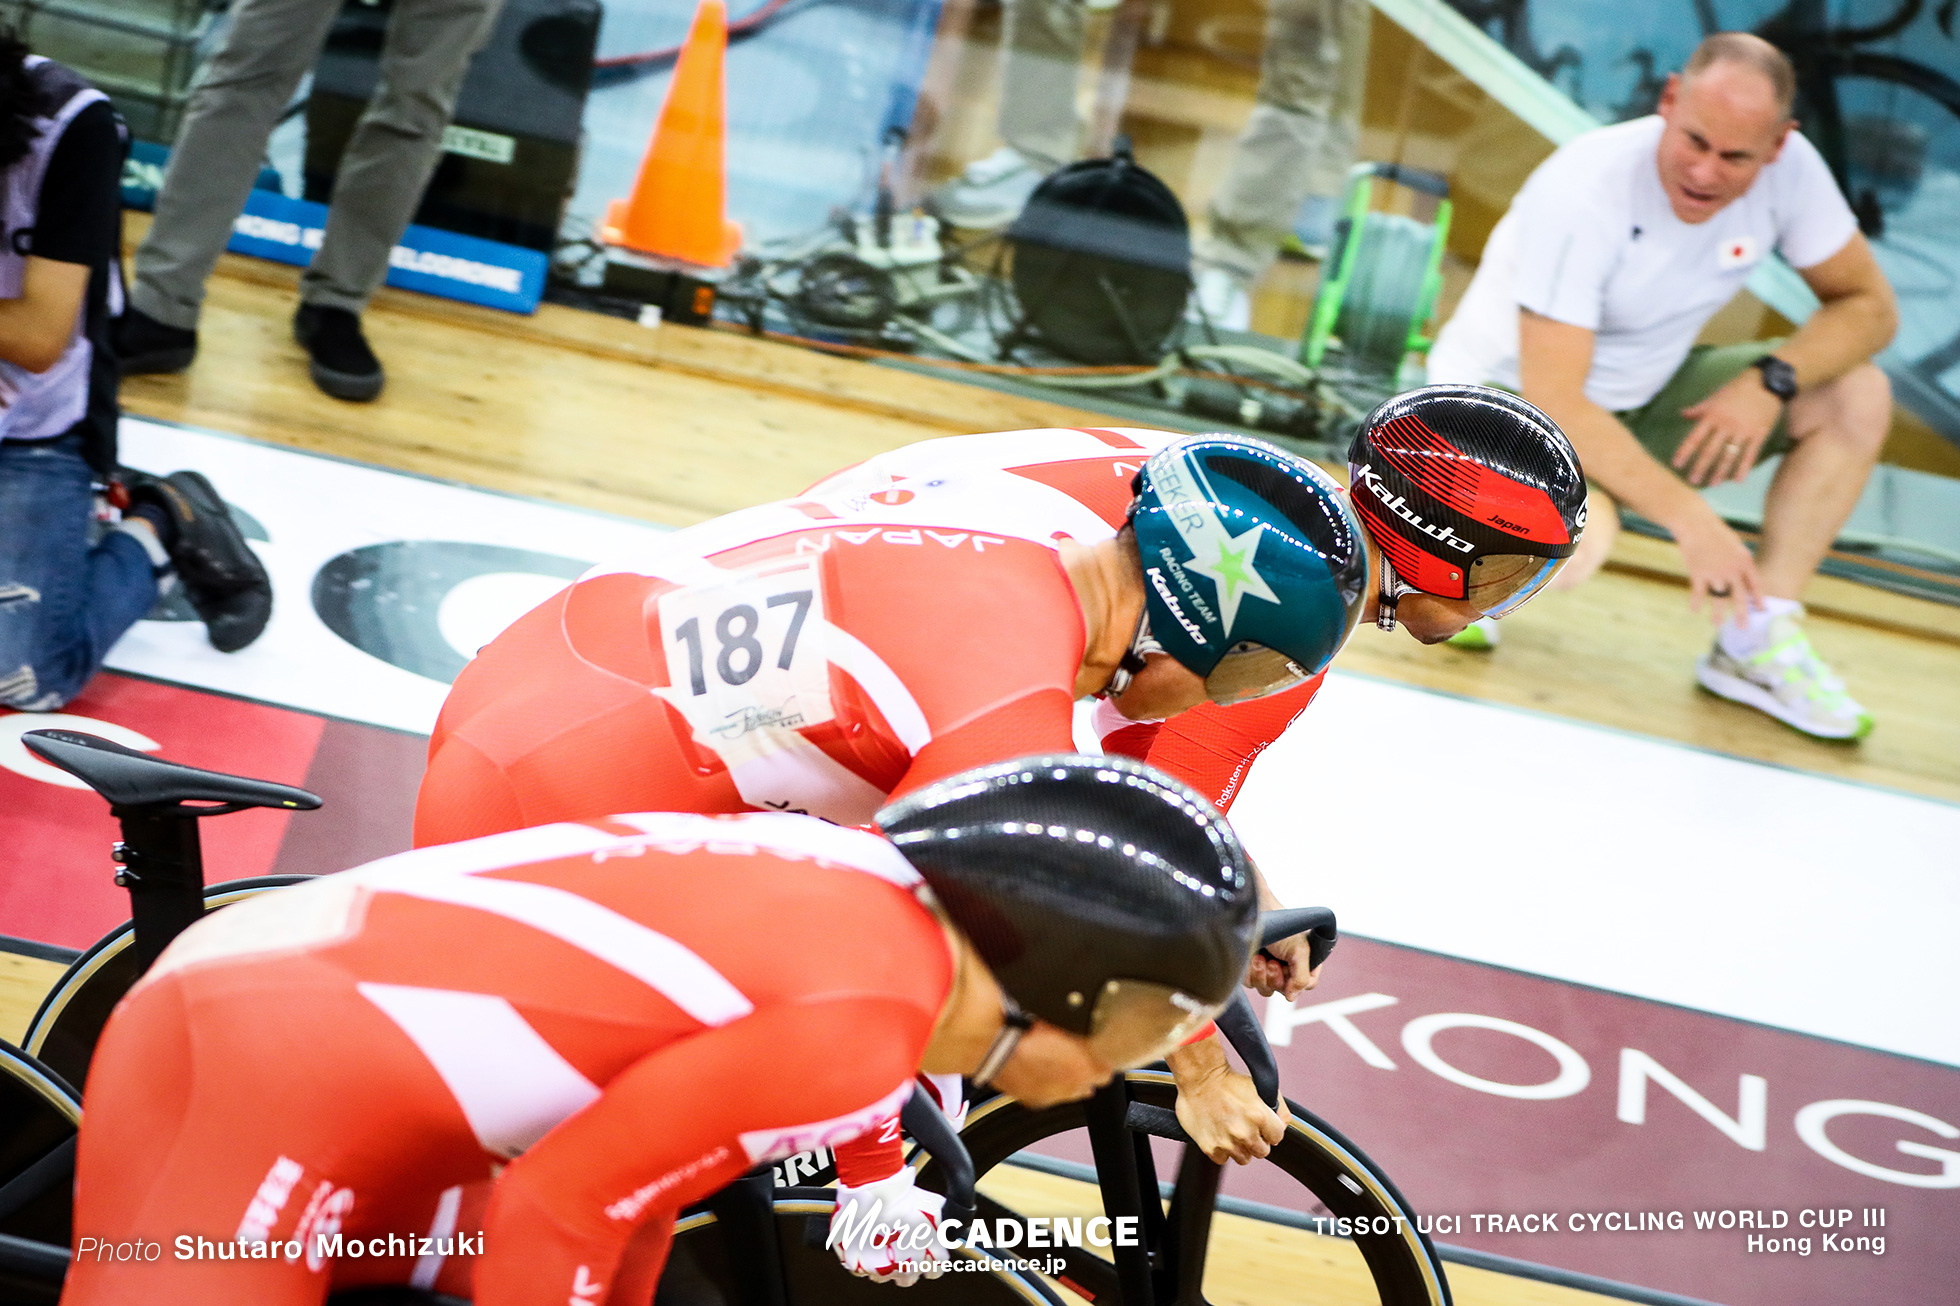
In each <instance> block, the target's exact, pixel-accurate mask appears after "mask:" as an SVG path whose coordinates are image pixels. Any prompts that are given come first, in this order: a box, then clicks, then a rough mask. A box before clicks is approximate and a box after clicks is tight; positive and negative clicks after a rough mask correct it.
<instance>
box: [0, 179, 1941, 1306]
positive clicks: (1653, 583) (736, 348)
mask: <svg viewBox="0 0 1960 1306" xmlns="http://www.w3.org/2000/svg"><path fill="white" fill-rule="evenodd" d="M143 221H144V220H143V219H141V218H135V217H133V221H132V223H131V228H132V230H131V231H130V233H129V234H130V238H131V241H132V243H133V241H134V239H135V238H137V237H138V236H140V234H141V230H142V224H143ZM296 282H297V271H296V270H294V269H289V268H285V267H280V266H276V265H272V264H266V263H261V262H258V261H255V260H249V259H242V258H237V257H233V256H227V257H226V258H225V259H224V260H223V262H222V264H221V266H220V269H219V273H218V275H217V276H216V277H214V278H213V280H212V283H211V288H210V300H209V303H208V305H207V308H206V312H205V316H204V320H203V325H202V329H201V341H200V355H199V359H198V362H197V364H196V365H195V366H194V367H193V368H192V369H191V370H190V371H189V372H188V373H186V374H184V375H182V376H171V377H142V378H134V379H132V380H131V381H130V383H129V384H128V385H126V386H125V388H124V392H123V400H124V404H125V406H126V408H127V409H128V411H130V412H131V413H134V414H139V415H142V416H147V417H156V418H162V419H167V420H170V421H176V422H182V423H186V424H190V425H194V426H202V427H207V428H211V429H215V430H219V431H227V432H233V433H237V434H242V435H247V436H251V437H253V438H256V439H260V440H266V441H271V442H275V443H280V444H285V445H290V446H293V447H296V448H300V449H306V450H312V451H317V452H321V453H327V454H333V455H337V456H341V457H345V458H351V459H355V460H359V461H363V462H369V463H375V464H379V465H383V466H387V467H393V468H399V469H402V470H406V471H411V472H417V473H423V474H427V475H433V476H439V477H445V478H450V479H454V480H458V481H463V482H467V483H471V484H475V485H480V486H484V487H488V488H491V489H496V490H502V491H508V492H514V493H519V494H526V495H533V496H538V497H541V498H546V499H551V500H557V501H560V502H564V503H568V504H574V505H580V506H584V507H589V508H595V509H601V510H604V511H607V512H613V513H620V514H625V515H628V516H633V517H638V518H643V519H646V520H651V521H655V522H659V523H663V524H667V525H674V526H679V525H685V524H688V523H691V522H695V521H700V520H702V519H704V518H707V517H710V516H714V515H716V514H719V513H722V512H726V511H729V510H732V509H735V508H739V507H743V506H746V505H748V504H752V503H757V502H761V501H764V500H768V499H772V498H777V497H781V496H784V495H788V494H792V493H795V492H796V491H799V490H801V489H802V488H803V487H804V486H805V485H807V484H808V483H809V482H811V481H812V480H814V479H816V478H817V477H818V476H820V475H822V474H824V473H826V472H829V471H832V470H834V469H836V468H838V467H841V466H844V465H847V464H849V463H852V462H855V461H857V460H859V459H861V458H864V457H866V456H868V455H870V454H872V453H875V452H878V451H881V450H884V449H889V448H892V447H894V446H897V445H901V444H905V443H909V442H911V441H914V440H919V439H925V438H930V437H933V436H937V435H944V434H952V433H960V432H968V431H982V430H1002V429H1014V428H1023V427H1036V426H1063V425H1067V426H1072V425H1084V424H1088V425H1097V424H1107V423H1108V422H1109V419H1107V418H1104V417H1099V416H1098V415H1097V414H1095V413H1093V412H1089V411H1084V410H1081V409H1076V408H1072V407H1068V406H1066V405H1063V404H1059V403H1055V404H1050V403H1043V402H1039V401H1035V400H1029V399H1022V398H1016V397H1014V396H1009V395H1003V394H999V393H996V392H994V391H990V390H984V389H978V388H974V387H970V386H966V385H963V384H960V383H959V382H957V381H954V380H939V379H935V378H927V377H920V376H917V375H914V374H912V373H909V372H901V371H896V370H892V369H887V368H879V367H873V366H869V365H866V364H863V363H858V362H851V361H844V360H839V359H834V358H829V357H825V356H822V355H818V354H814V353H811V352H807V351H804V350H801V349H797V348H794V347H791V346H787V345H781V344H777V343H773V342H769V341H762V340H755V339H751V338H747V337H743V336H739V335H734V334H728V333H723V332H718V331H702V330H693V329H689V328H684V327H671V326H670V327H663V328H660V329H657V330H646V329H643V328H641V327H638V326H636V325H634V324H632V323H628V322H624V321H618V320H615V319H611V318H606V317H601V316H597V315H593V314H587V313H581V312H577V311H573V310H569V309H565V308H560V307H555V306H550V305H547V306H545V307H544V308H543V309H542V310H541V311H540V312H539V313H538V314H537V316H536V317H535V318H530V319H526V318H519V317H515V316H512V315H508V314H503V313H497V312H493V311H489V310H477V309H472V308H469V307H466V306H461V305H456V304H451V303H447V302H444V301H439V300H435V299H429V298H424V297H421V296H417V295H412V294H406V293H402V292H397V291H391V290H384V291H383V292H382V293H381V294H380V296H379V297H378V298H377V300H376V301H375V304H374V306H373V308H372V310H371V311H370V313H369V314H368V317H367V324H368V330H369V333H370V336H371V338H372V340H373V342H374V344H375V346H376V349H377V351H378V352H379V353H380V354H381V356H382V357H383V359H384V361H385V362H386V363H387V365H388V368H389V379H388V388H387V390H386V392H385V393H384V394H383V396H382V398H381V399H380V401H379V402H377V403H375V404H373V405H366V406H355V405H349V404H344V403H340V402H338V401H336V400H333V399H329V398H327V397H325V396H323V395H321V394H320V393H319V392H318V391H316V390H315V389H314V387H313V386H312V384H311V383H310V382H309V381H308V379H307V376H306V371H305V359H304V355H303V354H302V352H301V351H300V350H299V349H298V347H297V346H296V345H294V344H293V342H292V339H291V334H290V325H289V323H290V318H291V314H292V305H293V302H294V289H295V285H296ZM1672 553H1673V551H1672V549H1671V547H1669V546H1665V545H1661V544H1658V543H1656V542H1653V541H1648V540H1642V539H1639V538H1637V537H1631V536H1623V537H1622V542H1621V544H1620V545H1619V546H1618V548H1617V550H1616V553H1615V555H1614V560H1613V564H1612V566H1611V568H1610V569H1609V570H1608V571H1607V572H1605V573H1603V574H1602V575H1601V576H1600V577H1599V578H1598V579H1597V580H1596V581H1595V582H1593V583H1592V584H1590V585H1588V586H1586V587H1585V588H1583V589H1581V590H1579V591H1577V592H1575V593H1569V594H1549V595H1546V596H1544V597H1542V598H1540V599H1539V600H1538V601H1537V602H1535V603H1533V604H1532V605H1530V606H1529V607H1527V608H1526V609H1524V611H1523V612H1521V613H1520V614H1519V615H1518V616H1517V617H1516V618H1514V619H1511V620H1509V621H1507V622H1506V623H1505V635H1506V640H1505V644H1504V647H1503V650H1502V652H1501V653H1500V654H1498V655H1497V656H1485V655H1479V654H1474V653H1464V652H1458V651H1456V650H1452V649H1447V648H1438V649H1424V648H1420V647H1419V646H1417V645H1416V644H1415V643H1414V642H1413V641H1411V640H1407V639H1405V638H1403V637H1402V636H1400V635H1396V636H1393V637H1384V636H1381V635H1379V634H1378V633H1377V632H1375V631H1373V630H1372V629H1364V630H1362V631H1361V632H1360V633H1358V634H1357V635H1356V637H1355V639H1354V640H1353V642H1352V644H1351V645H1350V647H1349V648H1348V649H1347V650H1346V651H1344V652H1343V654H1342V655H1341V658H1340V665H1342V666H1343V667H1346V668H1348V669H1350V670H1355V671H1361V672H1366V673H1369V674H1372V675H1377V676H1382V677H1386V678H1391V679H1395V680H1401V681H1406V682H1409V683H1412V684H1417V685H1422V686H1427V687H1430V688H1434V689H1439V690H1445V691H1448V692H1452V693H1457V694H1463V695H1467V696H1473V697H1478V698H1486V699H1490V700H1493V701H1497V702H1503V703H1510V704H1514V705H1518V706H1522V707H1527V708H1531V709H1535V710H1538V711H1543V712H1548V713H1554V714H1558V715H1562V716H1568V717H1572V718H1575V719H1579V720H1584V721H1590V722H1595V723H1598V724H1601V725H1606V726H1611V727H1615V728H1619V729H1623V730H1629V731H1636V732H1640V733H1644V734H1650V735H1655V736H1659V737H1662V738H1666V739H1671V740H1675V741H1678V742H1680V743H1684V744H1688V745H1692V746H1696V747H1704V748H1711V749H1716V750H1720V751H1722V752H1727V753H1732V754H1736V755H1740V756H1744V757H1750V758H1756V759H1759V760H1762V761H1766V762H1771V763H1775V764H1778V765H1783V766H1788V767H1793V768H1798V769H1803V770H1810V771H1817V772H1822V773H1827V774H1831V775H1835V776H1839V777H1842V778H1845V779H1850V780H1856V781H1863V782H1867V783H1872V784H1878V785H1884V786H1888V787H1894V788H1900V789H1907V790H1912V791H1916V792H1919V793H1923V794H1928V795H1931V796H1934V797H1938V798H1942V799H1946V800H1949V801H1960V678H1957V677H1955V675H1954V669H1955V667H1956V666H1960V609H1954V608H1948V607H1942V606H1940V605H1936V604H1931V603H1926V602H1922V601H1918V600H1912V599H1905V598H1900V597H1896V596H1892V595H1889V594H1884V593H1880V592H1878V591H1875V590H1870V589H1867V588H1864V587H1862V586H1857V585H1854V584H1851V583H1848V582H1842V581H1831V580H1822V581H1819V582H1818V583H1817V584H1816V586H1815V587H1814V589H1813V591H1812V592H1811V593H1810V594H1808V595H1806V598H1807V600H1808V601H1809V602H1810V604H1811V606H1812V608H1813V613H1814V615H1813V620H1812V622H1811V630H1812V632H1813V634H1814V636H1815V638H1816V641H1817V643H1818V644H1819V646H1820V647H1821V649H1822V650H1823V651H1824V652H1825V654H1826V656H1827V657H1829V658H1830V659H1831V660H1832V661H1833V662H1834V663H1835V664H1836V665H1837V667H1838V668H1839V669H1840V670H1841V671H1842V672H1843V673H1844V675H1845V677H1846V679H1847V680H1848V681H1849V682H1850V684H1851V686H1852V688H1853V690H1854V692H1855V693H1857V695H1858V696H1859V697H1860V698H1861V699H1863V700H1864V702H1865V703H1866V704H1867V705H1868V706H1869V707H1871V708H1872V710H1873V711H1874V712H1875V713H1876V714H1877V717H1878V720H1879V726H1878V728H1877V730H1876V731H1875V732H1874V734H1873V735H1872V736H1871V737H1870V738H1869V739H1868V740H1866V741H1865V742H1864V743H1863V744H1860V745H1856V746H1833V745H1827V744H1821V743H1817V742H1814V741H1811V740H1808V739H1805V738H1803V737H1801V736H1798V735H1796V734H1794V733H1793V732H1791V731H1788V730H1786V729H1785V728H1783V727H1782V726H1780V725H1778V724H1776V723H1774V722H1772V721H1770V720H1769V719H1767V718H1765V717H1763V716H1760V715H1758V714H1756V713H1754V712H1751V711H1747V710H1744V709H1741V708H1738V707H1734V706H1732V705H1729V704H1726V703H1722V702H1719V701H1716V700H1713V699H1710V698H1709V697H1707V696H1706V695H1703V694H1700V693H1699V692H1698V691H1697V690H1696V688H1695V686H1694V682H1693V678H1692V670H1691V668H1692V662H1693V659H1694V657H1695V656H1696V654H1698V653H1700V652H1701V651H1702V650H1703V649H1704V648H1705V646H1706V643H1707V640H1708V638H1709V635H1708V627H1707V624H1706V623H1705V622H1704V621H1703V620H1702V619H1700V618H1697V617H1695V616H1693V615H1692V614H1690V613H1688V612H1687V610H1686V605H1685V589H1684V586H1683V584H1682V583H1681V580H1680V577H1679V572H1678V568H1677V566H1676V564H1675V562H1674V559H1673V557H1672ZM59 970H60V967H59V966H57V965H55V964H54V963H50V962H44V961H36V960H33V959H29V958H24V957H18V956H15V955H13V954H9V953H0V1037H15V1038H17V1037H18V1036H19V1035H20V1033H21V1031H22V1030H23V1028H24V1027H25V1024H26V1022H27V1019H28V1017H29V1014H30V1013H31V1011H32V1009H33V1006H34V1004H35V1003H36V1002H38V999H39V996H40V993H41V992H42V991H43V990H44V989H45V987H46V986H47V984H48V983H49V982H50V981H51V980H52V978H53V977H54V975H56V974H58V973H59ZM988 1186H989V1187H990V1188H993V1189H994V1191H996V1192H997V1193H999V1194H1000V1195H1001V1196H1003V1197H1004V1198H1005V1197H1007V1196H1008V1193H1009V1192H1010V1191H1011V1192H1012V1194H1013V1197H1014V1199H1017V1200H1019V1201H1025V1202H1028V1203H1030V1204H1033V1205H1035V1206H1036V1207H1037V1209H1042V1210H1052V1211H1054V1212H1055V1213H1057V1214H1067V1213H1069V1212H1070V1211H1071V1210H1073V1209H1075V1208H1077V1207H1080V1206H1081V1205H1082V1204H1083V1203H1084V1202H1087V1201H1093V1200H1094V1198H1093V1194H1092V1193H1091V1192H1090V1191H1089V1190H1088V1189H1087V1188H1086V1187H1085V1186H1083V1185H1080V1184H1075V1183H1073V1182H1071V1181H1069V1180H1066V1179H1059V1178H1055V1177H1052V1176H1047V1175H1040V1174H1036V1173H1033V1172H1029V1171H1012V1172H1002V1173H1000V1174H999V1175H997V1176H996V1177H995V1178H994V1179H992V1180H990V1181H989V1184H988ZM1336 1250H1341V1249H1335V1248H1332V1247H1331V1246H1330V1244H1329V1242H1328V1240H1325V1239H1320V1238H1316V1237H1313V1236H1310V1235H1307V1234H1304V1233H1300V1232H1297V1231H1294V1230H1291V1229H1287V1228H1283V1227H1280V1226H1276V1225H1270V1224H1265V1223H1262V1222H1258V1221H1250V1220H1245V1219H1240V1218H1234V1217H1226V1218H1225V1220H1224V1223H1223V1224H1222V1225H1221V1232H1220V1234H1219V1235H1218V1241H1217V1242H1216V1243H1215V1244H1214V1252H1213V1258H1212V1264H1213V1266H1214V1270H1213V1273H1212V1274H1211V1275H1210V1276H1208V1283H1207V1292H1208V1294H1209V1295H1210V1298H1211V1300H1212V1301H1214V1302H1216V1303H1219V1306H1227V1304H1228V1303H1233V1302H1246V1303H1253V1302H1260V1303H1264V1302H1271V1301H1276V1300H1281V1299H1289V1300H1298V1299H1305V1300H1312V1301H1316V1302H1330V1303H1332V1302H1345V1301H1350V1300H1360V1299H1361V1298H1360V1290H1361V1289H1362V1287H1363V1286H1364V1285H1363V1284H1362V1282H1361V1280H1360V1279H1359V1277H1358V1268H1357V1264H1351V1263H1348V1262H1346V1261H1343V1260H1341V1259H1340V1258H1339V1257H1337V1256H1335V1255H1333V1254H1332V1253H1333V1252H1334V1251H1336ZM1450 1278H1451V1281H1452V1284H1453V1285H1454V1288H1455V1291H1456V1296H1457V1300H1458V1301H1460V1302H1464V1303H1470V1304H1472V1306H1485V1304H1488V1306H1537V1304H1542V1306H1554V1304H1557V1303H1579V1302H1600V1301H1604V1300H1606V1299H1605V1298H1601V1297H1596V1296H1594V1295H1592V1294H1588V1293H1583V1292H1578V1291H1575V1290H1572V1289H1568V1288H1561V1287H1555V1286H1552V1285H1548V1284H1544V1283H1538V1282H1533V1281H1530V1280H1525V1279H1520V1278H1515V1277H1511V1276H1506V1275H1500V1274H1494V1273H1491V1272H1488V1271H1483V1270H1477V1269H1471V1268H1468V1267H1461V1266H1455V1267H1452V1268H1451V1272H1450Z"/></svg>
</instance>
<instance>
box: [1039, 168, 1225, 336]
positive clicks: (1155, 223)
mask: <svg viewBox="0 0 1960 1306" xmlns="http://www.w3.org/2000/svg"><path fill="white" fill-rule="evenodd" d="M1007 241H1008V245H1009V247H1010V250H1011V253H1012V258H1013V268H1012V272H1011V274H1010V275H1011V280H1012V284H1013V287H1014V295H1015V298H1016V299H1017V300H1018V301H1019V303H1020V317H1019V320H1018V321H1017V322H1016V324H1015V326H1014V328H1013V329H1012V330H1011V331H1009V332H1008V334H1007V336H1006V337H1005V338H1004V339H1003V340H1002V342H1001V356H1002V357H1007V356H1008V355H1009V354H1011V353H1012V351H1013V350H1014V348H1015V347H1016V346H1017V345H1019V344H1021V343H1022V342H1024V341H1031V340H1032V341H1038V342H1039V343H1041V344H1043V345H1045V346H1046V347H1048V348H1049V349H1052V350H1053V351H1055V352H1056V353H1058V354H1062V355H1064V356H1065V357H1068V358H1073V359H1076V360H1078V361H1080V362H1083V363H1089V364H1093V365H1100V366H1109V365H1116V364H1123V363H1155V362H1157V361H1158V359H1159V358H1161V357H1162V356H1163V353H1164V348H1165V341H1166V340H1167V339H1168V338H1169V336H1170V334H1171V332H1172V331H1173V330H1174V329H1176V327H1177V325H1178V323H1179V322H1180V321H1181V320H1182V319H1183V317H1184V305H1185V302H1186V300H1188V299H1189V298H1190V294H1191V227H1190V223H1189V222H1188V221H1187V220H1186V219H1185V216H1184V206H1183V205H1181V204H1179V203H1178V201H1177V196H1175V195H1173V194H1172V193H1171V188H1170V187H1169V186H1166V185H1165V184H1164V183H1163V182H1162V181H1161V180H1160V179H1159V178H1158V177H1156V176H1155V175H1154V174H1152V173H1151V172H1149V171H1148V170H1147V169H1145V168H1143V167H1142V166H1140V165H1139V164H1138V163H1137V161H1136V159H1135V157H1134V156H1133V155H1132V154H1131V153H1130V144H1129V141H1128V140H1126V139H1123V138H1118V140H1117V142H1116V150H1115V153H1114V154H1113V155H1112V156H1111V157H1109V158H1106V159H1084V160H1083V161H1081V162H1080V163H1071V164H1069V165H1068V166H1067V167H1065V168H1062V169H1060V170H1058V171H1056V172H1055V173H1053V174H1052V175H1050V176H1049V177H1048V178H1047V179H1046V180H1044V181H1043V182H1042V183H1041V185H1039V186H1037V187H1036V188H1035V190H1034V193H1033V194H1032V195H1030V196H1029V197H1028V203H1027V207H1026V208H1024V209H1022V210H1021V215H1020V216H1019V217H1017V218H1015V219H1014V222H1013V224H1012V225H1011V226H1009V227H1008V229H1007Z"/></svg>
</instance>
